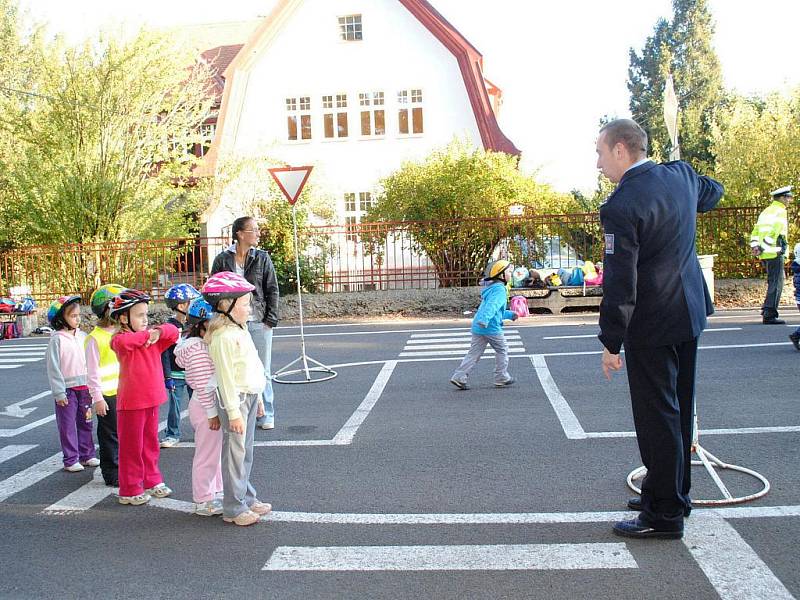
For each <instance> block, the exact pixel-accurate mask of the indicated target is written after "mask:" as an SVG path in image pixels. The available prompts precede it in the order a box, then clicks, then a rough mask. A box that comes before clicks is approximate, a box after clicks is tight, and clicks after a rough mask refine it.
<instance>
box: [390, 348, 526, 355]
mask: <svg viewBox="0 0 800 600" xmlns="http://www.w3.org/2000/svg"><path fill="white" fill-rule="evenodd" d="M520 352H525V348H509V349H508V353H509V354H515V353H520ZM483 353H484V354H494V353H495V352H494V350H492V349H491V348H487V349H486V350H484V351H483ZM462 354H464V351H463V350H439V351H436V352H434V351H425V352H401V353H400V356H401V357H403V356H460V355H462Z"/></svg>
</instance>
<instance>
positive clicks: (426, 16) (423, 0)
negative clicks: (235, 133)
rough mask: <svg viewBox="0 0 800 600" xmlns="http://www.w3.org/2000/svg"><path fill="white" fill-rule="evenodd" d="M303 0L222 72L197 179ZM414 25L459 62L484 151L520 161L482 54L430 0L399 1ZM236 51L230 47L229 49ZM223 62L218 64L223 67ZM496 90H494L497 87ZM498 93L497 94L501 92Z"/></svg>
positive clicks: (269, 22)
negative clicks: (251, 77)
mask: <svg viewBox="0 0 800 600" xmlns="http://www.w3.org/2000/svg"><path fill="white" fill-rule="evenodd" d="M302 1H303V0H279V1H278V2H277V4H276V5H275V6H274V8H273V9H272V11H271V12H270V14H269V15H268V16H267V17H266V18H265V19H264V20H263V21H262V22H261V24H260V25H259V26H258V27H257V28H256V29H255V31H254V32H253V33H252V35H251V36H250V38H249V39H248V41H247V43H246V44H244V47H242V48H240V49H239V50H238V51H237V53H236V54H235V57H234V58H233V59H232V60H230V61H229V63H228V65H227V67H226V69H225V70H224V71H221V73H222V77H223V80H222V83H223V84H224V83H225V82H227V85H224V90H223V95H222V106H221V107H220V114H219V118H218V119H217V130H216V135H215V137H214V143H213V144H212V146H211V149H210V151H209V153H208V154H207V155H206V158H205V160H204V161H203V164H202V165H201V166H200V169H199V170H198V174H201V173H202V174H206V175H210V174H212V173H213V172H214V170H215V166H216V161H217V157H218V156H219V146H220V144H221V143H222V141H223V139H224V136H225V134H226V133H227V132H226V131H225V127H226V125H227V126H228V127H229V128H230V126H231V122H236V120H237V115H238V114H239V113H240V111H241V104H242V102H243V100H244V98H243V96H242V94H241V93H237V94H236V96H235V100H233V99H232V97H231V96H232V91H233V89H234V88H235V87H243V84H239V85H237V83H238V82H237V81H235V80H236V79H237V78H238V77H240V76H241V77H242V78H243V79H244V80H245V81H246V79H247V72H248V71H249V69H250V67H251V66H252V64H253V62H254V61H255V60H256V59H257V58H258V56H259V55H260V54H261V50H262V49H263V48H264V47H265V46H267V45H268V44H269V42H270V41H271V40H272V39H274V37H275V36H276V35H277V32H278V31H279V30H280V28H281V27H282V26H283V24H284V23H285V22H286V21H287V20H288V19H289V17H290V16H291V14H292V13H293V12H294V9H296V8H297V7H298V6H299V5H300V3H301V2H302ZM398 1H399V2H400V3H401V4H402V5H403V6H404V7H405V8H406V9H407V10H408V11H409V12H410V13H411V14H412V15H413V16H414V17H416V19H417V20H418V21H419V22H420V23H421V24H422V25H423V26H424V27H425V28H426V29H427V30H428V31H429V32H430V33H431V34H432V35H433V36H434V37H435V38H436V39H437V40H439V42H441V44H442V45H443V46H444V47H445V48H446V49H447V50H449V51H450V52H451V53H452V54H453V56H454V57H455V58H456V61H457V62H458V66H459V69H460V71H461V76H462V78H463V80H464V86H465V88H466V92H467V96H468V98H469V101H470V106H471V107H472V112H473V114H474V115H475V121H476V124H477V126H478V132H479V133H480V136H481V141H482V142H483V147H484V148H485V149H486V150H494V151H497V152H506V153H507V154H512V155H514V156H519V155H520V154H521V153H520V150H519V149H518V148H517V147H516V146H515V145H514V143H513V142H512V141H511V140H510V139H508V138H507V137H506V135H505V134H504V133H503V132H502V131H501V130H500V126H499V125H498V123H497V118H496V115H495V112H494V110H493V108H492V101H491V99H490V98H489V92H488V90H487V86H486V80H485V78H484V77H483V56H482V55H481V53H480V52H478V50H477V49H476V48H475V47H474V46H473V45H472V44H470V43H469V41H468V40H467V39H466V38H465V37H464V36H463V35H461V33H460V32H459V31H458V30H457V29H456V28H455V27H454V26H453V25H452V24H451V23H450V22H449V21H448V20H447V19H445V18H444V17H443V16H442V15H441V13H439V11H437V10H436V9H435V8H434V7H433V6H432V5H431V4H430V2H428V1H427V0H398ZM229 48H232V47H229ZM221 61H222V59H221V58H220V64H221ZM493 87H496V86H493ZM497 91H498V92H499V89H498V90H497Z"/></svg>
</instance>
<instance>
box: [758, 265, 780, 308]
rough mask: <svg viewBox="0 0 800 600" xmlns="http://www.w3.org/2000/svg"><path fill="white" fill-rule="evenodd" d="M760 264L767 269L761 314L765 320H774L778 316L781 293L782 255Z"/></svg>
mask: <svg viewBox="0 0 800 600" xmlns="http://www.w3.org/2000/svg"><path fill="white" fill-rule="evenodd" d="M761 262H763V263H764V267H765V268H766V269H767V296H766V298H764V304H763V306H762V307H761V314H762V315H764V318H765V319H774V318H776V317H777V316H778V305H780V303H781V294H782V293H783V278H784V273H783V255H781V256H776V257H775V258H770V259H769V260H764V261H761Z"/></svg>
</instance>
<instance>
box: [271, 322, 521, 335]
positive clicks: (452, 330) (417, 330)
mask: <svg viewBox="0 0 800 600" xmlns="http://www.w3.org/2000/svg"><path fill="white" fill-rule="evenodd" d="M307 327H308V326H307ZM317 327H326V326H325V325H318V326H317ZM328 327H338V325H329V326H328ZM426 331H438V332H444V333H436V334H433V335H436V336H440V335H464V332H466V334H469V332H470V328H469V327H466V328H464V329H462V330H459V329H457V328H455V327H446V328H442V329H437V328H428V329H386V330H381V331H339V332H336V333H306V334H305V337H327V336H333V335H335V336H336V337H339V336H342V335H381V334H392V333H416V332H426ZM508 331H509V332H511V331H513V332H514V333H518V332H517V331H516V330H508ZM447 332H454V333H447ZM420 335H422V334H420ZM273 337H275V338H298V337H300V334H299V333H290V334H286V335H275V336H273Z"/></svg>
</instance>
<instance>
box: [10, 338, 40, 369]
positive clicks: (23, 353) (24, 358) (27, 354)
mask: <svg viewBox="0 0 800 600" xmlns="http://www.w3.org/2000/svg"><path fill="white" fill-rule="evenodd" d="M46 350H47V340H44V341H43V342H33V341H31V342H26V343H24V344H17V343H13V344H0V369H18V368H19V367H23V366H25V365H30V364H31V363H35V362H39V361H41V360H44V355H45V352H46Z"/></svg>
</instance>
